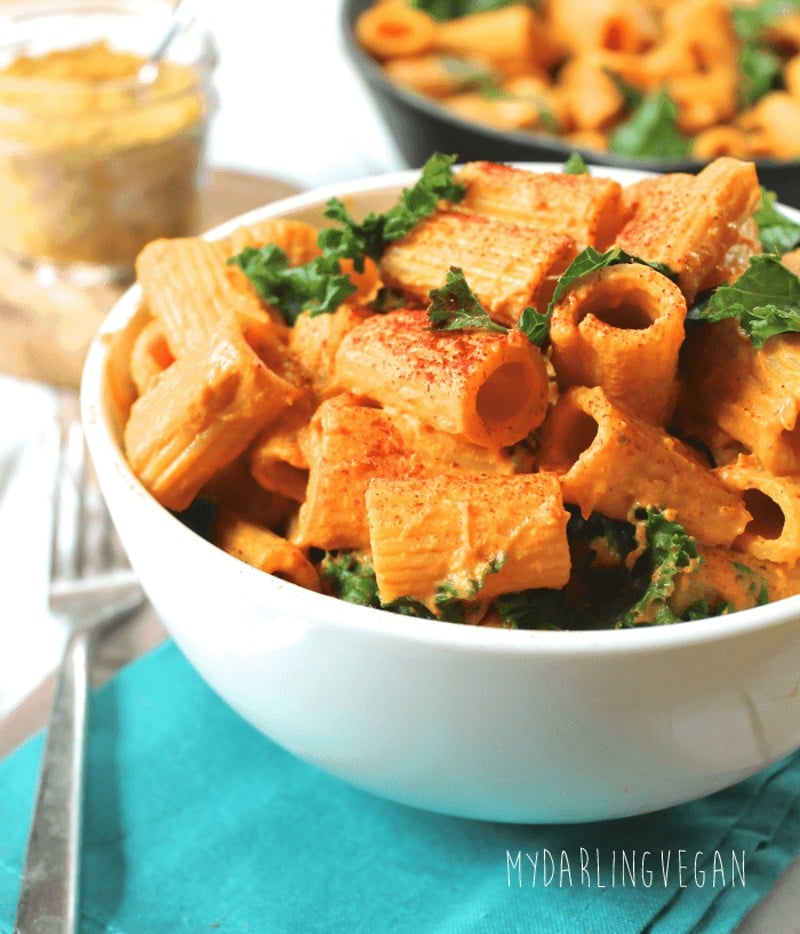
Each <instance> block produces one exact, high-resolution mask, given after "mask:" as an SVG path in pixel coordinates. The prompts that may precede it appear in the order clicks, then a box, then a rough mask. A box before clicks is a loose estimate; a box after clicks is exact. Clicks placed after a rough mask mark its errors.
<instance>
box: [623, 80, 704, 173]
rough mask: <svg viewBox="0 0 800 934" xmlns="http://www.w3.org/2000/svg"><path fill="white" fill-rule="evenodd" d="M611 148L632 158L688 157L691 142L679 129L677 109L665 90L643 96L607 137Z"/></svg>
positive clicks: (667, 158)
mask: <svg viewBox="0 0 800 934" xmlns="http://www.w3.org/2000/svg"><path fill="white" fill-rule="evenodd" d="M608 148H609V151H610V152H614V153H616V154H617V155H620V156H627V157H629V158H631V159H642V158H644V159H666V160H671V159H685V158H686V157H687V156H688V155H689V149H690V142H689V140H688V139H687V138H686V137H685V136H683V135H682V134H681V132H680V131H679V129H678V108H677V106H676V105H675V102H674V101H673V100H671V98H670V97H669V95H668V94H667V92H666V91H665V90H663V89H662V90H660V91H656V92H654V93H652V94H648V95H646V96H645V97H643V98H642V101H641V103H640V104H639V105H638V106H637V107H636V108H635V109H634V111H633V113H632V114H631V115H630V117H629V118H628V119H627V120H626V121H625V122H624V123H622V124H620V125H619V126H618V127H617V128H616V129H615V130H614V131H613V132H612V133H611V135H610V136H609V138H608Z"/></svg>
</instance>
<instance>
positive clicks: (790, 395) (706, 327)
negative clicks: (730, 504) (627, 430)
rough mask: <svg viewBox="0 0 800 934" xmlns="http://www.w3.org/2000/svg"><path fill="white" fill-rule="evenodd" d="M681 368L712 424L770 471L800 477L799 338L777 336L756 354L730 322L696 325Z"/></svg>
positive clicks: (691, 392) (698, 402) (695, 399)
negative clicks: (737, 442) (798, 475)
mask: <svg viewBox="0 0 800 934" xmlns="http://www.w3.org/2000/svg"><path fill="white" fill-rule="evenodd" d="M681 365H682V369H683V370H684V372H685V374H686V375H685V379H686V388H687V393H688V394H689V395H690V396H691V397H692V399H693V403H694V406H695V407H696V410H697V411H700V412H703V413H704V414H705V418H706V419H707V420H708V421H709V422H711V423H713V424H715V425H717V426H719V427H720V428H722V429H723V430H724V431H725V432H727V433H728V434H729V435H730V436H731V437H732V438H735V439H736V440H737V441H739V442H740V443H741V444H742V445H744V446H745V448H747V449H748V450H749V451H752V452H753V454H755V455H756V457H757V458H758V459H759V461H761V463H762V464H763V465H764V467H765V468H766V469H767V470H768V471H770V472H771V473H774V474H779V475H784V474H792V473H800V335H798V334H782V335H776V336H775V337H771V338H770V339H769V340H768V341H766V342H765V343H764V345H763V346H762V347H761V348H760V349H759V350H756V349H755V347H753V345H752V344H751V343H750V341H749V340H748V339H747V338H746V337H745V336H744V334H743V333H742V332H741V331H740V330H739V327H738V325H737V323H736V321H734V320H732V319H730V320H727V321H721V322H719V323H716V324H702V325H698V326H696V327H693V328H692V329H691V330H690V332H689V333H688V335H687V339H686V349H685V353H684V355H683V357H682V361H681Z"/></svg>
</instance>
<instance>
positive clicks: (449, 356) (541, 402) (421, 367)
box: [334, 310, 549, 448]
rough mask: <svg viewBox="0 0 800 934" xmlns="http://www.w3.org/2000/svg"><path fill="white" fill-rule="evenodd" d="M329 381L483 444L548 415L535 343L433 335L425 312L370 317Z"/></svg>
mask: <svg viewBox="0 0 800 934" xmlns="http://www.w3.org/2000/svg"><path fill="white" fill-rule="evenodd" d="M334 380H335V382H336V384H337V385H338V386H340V387H342V388H344V389H349V390H351V391H352V392H355V393H359V394H361V395H363V396H367V397H369V398H371V399H374V400H376V401H377V402H380V403H381V404H383V405H386V406H394V407H396V408H399V409H402V410H403V411H406V412H411V413H412V414H415V415H417V416H418V417H419V418H420V419H421V420H422V421H424V422H427V424H429V425H431V426H432V427H434V428H438V429H439V430H440V431H445V432H449V433H450V434H455V435H461V436H462V437H463V438H465V439H466V440H467V441H470V442H472V443H473V444H477V445H480V446H482V447H489V448H492V447H494V448H499V447H505V446H506V445H510V444H515V443H516V442H517V441H521V440H522V439H523V438H524V437H526V435H528V433H529V432H530V431H532V430H533V429H534V428H536V427H537V426H538V425H540V424H541V422H542V420H543V419H544V416H545V414H546V412H547V403H548V394H549V387H548V379H547V371H546V368H545V364H544V360H543V358H542V355H541V352H540V351H539V348H538V347H536V346H534V345H533V344H531V343H530V341H528V339H527V338H526V337H524V336H523V335H522V333H521V332H520V331H518V330H516V329H514V330H511V331H509V332H508V333H507V334H498V333H496V332H494V331H486V330H483V331H482V330H473V331H461V332H446V331H445V332H436V331H433V330H431V327H430V322H429V320H428V316H427V313H426V312H424V311H409V310H401V311H394V312H390V313H389V314H385V315H375V316H374V317H372V318H369V319H368V320H367V321H365V322H364V323H363V324H360V325H359V326H358V327H356V328H354V329H353V330H352V331H350V332H349V333H348V334H347V335H346V336H345V337H344V339H343V340H342V342H341V344H340V345H339V351H338V353H337V354H336V364H335V376H334Z"/></svg>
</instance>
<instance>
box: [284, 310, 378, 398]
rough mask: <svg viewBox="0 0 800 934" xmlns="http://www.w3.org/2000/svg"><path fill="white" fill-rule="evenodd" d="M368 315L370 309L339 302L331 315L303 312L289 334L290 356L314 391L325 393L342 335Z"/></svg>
mask: <svg viewBox="0 0 800 934" xmlns="http://www.w3.org/2000/svg"><path fill="white" fill-rule="evenodd" d="M369 316H370V312H368V311H365V310H364V309H362V308H357V307H353V306H351V305H341V306H340V307H339V308H337V309H336V311H335V312H333V314H327V315H311V314H309V313H308V312H304V313H303V314H302V315H300V316H299V317H298V319H297V321H296V322H295V325H294V327H293V328H292V330H291V333H290V336H289V347H288V354H289V357H290V358H291V359H292V360H293V361H294V362H295V363H296V364H297V366H298V368H299V369H300V370H301V371H302V372H303V373H305V374H306V378H307V380H308V381H309V383H310V385H311V387H312V388H313V390H314V392H316V393H318V394H322V393H324V392H325V390H326V388H327V386H328V383H329V381H330V379H331V376H332V374H333V366H334V360H335V358H336V351H337V350H338V349H339V344H340V343H341V342H342V339H343V338H344V336H345V334H347V332H348V331H352V330H353V328H354V327H356V325H358V324H361V322H362V321H364V320H366V319H367V318H368V317H369Z"/></svg>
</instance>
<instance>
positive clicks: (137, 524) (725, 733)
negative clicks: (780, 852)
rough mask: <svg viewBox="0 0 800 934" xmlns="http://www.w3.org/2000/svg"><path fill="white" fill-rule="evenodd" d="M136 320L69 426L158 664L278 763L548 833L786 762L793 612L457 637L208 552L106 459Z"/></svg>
mask: <svg viewBox="0 0 800 934" xmlns="http://www.w3.org/2000/svg"><path fill="white" fill-rule="evenodd" d="M532 167H533V168H540V169H541V168H546V167H547V168H552V166H543V165H533V166H532ZM598 171H599V170H598ZM602 172H603V173H604V174H608V175H610V176H613V177H617V178H619V179H620V180H621V181H623V182H629V181H631V180H633V179H635V178H638V177H640V175H639V174H638V173H635V172H624V171H619V170H617V171H614V170H605V169H604V170H602ZM415 178H416V173H414V172H411V173H401V174H396V175H392V176H384V177H379V178H372V179H368V180H365V181H359V182H354V183H352V184H348V185H342V186H339V187H338V188H336V189H333V188H330V189H326V190H323V191H317V192H314V193H311V194H303V195H299V196H296V197H292V198H288V199H286V200H283V201H280V202H277V203H275V204H271V205H269V206H268V207H265V208H263V209H261V210H258V211H255V212H251V213H250V214H249V215H246V216H244V217H241V218H237V219H236V220H234V221H231V222H230V223H228V224H226V225H224V226H222V227H219V228H217V229H216V230H215V231H212V232H211V234H210V236H212V237H213V236H221V235H223V234H224V233H227V232H228V231H230V230H231V229H232V228H233V227H235V226H238V225H239V224H240V223H243V222H246V221H248V220H252V219H255V218H261V217H275V216H291V217H298V218H302V219H305V220H309V221H311V222H314V223H316V224H320V225H323V224H326V223H328V222H326V221H325V220H324V219H323V217H322V214H321V209H322V206H323V205H324V203H325V201H326V200H327V199H328V198H329V197H330V196H331V195H334V194H335V195H337V196H339V197H341V198H343V199H344V200H345V202H346V203H347V204H348V206H349V207H350V209H351V210H352V211H353V212H355V213H357V214H358V213H361V212H363V211H366V210H383V209H384V208H385V207H387V206H388V205H389V204H391V203H393V202H394V199H395V196H396V193H397V192H398V190H399V188H400V187H403V186H408V185H410V184H412V183H413V181H414V179H415ZM795 216H797V215H795ZM139 301H140V293H139V291H138V288H137V287H135V286H134V287H133V288H132V289H130V290H129V291H128V292H127V293H126V294H125V295H124V296H123V298H122V299H121V300H120V301H119V303H118V304H117V305H116V307H115V308H114V309H113V311H112V312H111V313H110V315H109V316H108V318H107V320H106V321H105V323H104V325H103V327H102V329H101V332H100V334H99V335H98V337H97V339H96V340H95V341H94V343H93V345H92V347H91V348H90V351H89V354H88V358H87V361H86V367H85V372H84V378H83V388H82V407H83V419H84V425H85V430H86V437H87V440H88V444H89V448H90V451H91V454H92V457H93V459H94V461H95V464H96V466H97V471H98V474H99V477H100V482H101V485H102V488H103V491H104V493H105V496H106V498H107V500H108V503H109V506H110V509H111V512H112V515H113V518H114V521H115V523H116V525H117V528H118V530H119V533H120V535H121V538H122V541H123V543H124V545H125V547H126V548H127V550H128V552H129V555H130V559H131V562H132V564H133V566H134V568H135V569H136V571H137V573H138V574H139V576H140V577H141V581H142V584H143V585H144V587H145V590H146V591H147V593H148V595H149V597H150V599H151V600H152V602H153V605H154V606H155V609H156V611H157V612H158V613H159V615H160V617H161V619H162V620H163V622H164V624H165V625H166V627H167V629H168V630H169V632H170V634H171V635H172V637H173V638H174V639H175V641H176V643H177V644H178V646H179V647H180V648H181V649H182V651H183V652H184V653H185V654H186V656H187V658H188V659H189V661H190V662H191V663H192V664H193V665H194V666H195V667H196V669H197V670H198V671H199V673H200V674H201V675H202V676H203V678H205V679H206V681H207V682H208V683H209V684H210V685H211V686H212V687H213V688H214V689H215V690H216V691H217V692H218V693H219V695H220V696H221V697H222V698H224V699H225V700H226V701H227V702H228V703H229V704H230V705H231V706H232V707H233V708H234V709H235V710H237V711H238V712H239V713H240V714H241V715H242V716H243V717H244V718H245V719H247V720H248V721H250V722H251V723H252V724H254V725H255V726H256V727H258V728H259V729H260V730H262V731H263V732H264V733H266V734H267V735H268V736H270V737H271V738H272V739H273V740H275V741H276V742H278V743H280V744H281V745H282V746H284V747H285V748H286V749H288V750H289V751H291V752H292V753H294V754H295V755H297V756H298V757H300V758H301V759H304V760H306V761H307V762H310V763H313V764H314V765H316V766H318V767H319V768H321V769H323V770H325V771H326V772H329V773H331V774H333V775H337V776H339V777H341V778H342V779H344V780H345V781H348V782H350V783H352V784H353V785H356V786H358V787H360V788H363V789H366V790H368V791H371V792H374V793H376V794H379V795H383V796H386V797H388V798H391V799H394V800H396V801H400V802H404V803H407V804H410V805H416V806H419V807H422V808H427V809H431V810H435V811H441V812H445V813H449V814H455V815H460V816H465V817H473V818H481V819H486V820H495V821H514V822H527V823H553V822H578V821H589V820H599V819H606V818H617V817H622V816H627V815H632V814H638V813H643V812H647V811H652V810H656V809H659V808H664V807H667V806H669V805H673V804H678V803H680V802H684V801H687V800H690V799H692V798H696V797H700V796H702V795H706V794H709V793H711V792H714V791H716V790H718V789H721V788H723V787H725V786H728V785H731V784H733V783H735V782H737V781H739V780H740V779H743V778H745V777H747V776H748V775H751V774H752V773H754V772H756V771H758V770H759V769H761V768H762V767H764V766H766V765H767V764H768V763H770V762H772V761H774V760H776V759H778V758H780V757H782V756H783V755H785V754H787V753H789V752H790V751H792V750H794V749H796V748H798V747H800V597H792V598H790V599H788V600H783V601H780V602H777V603H774V604H771V605H768V606H761V607H758V608H756V609H753V610H748V611H746V612H742V613H737V614H733V615H731V616H728V617H718V618H715V619H708V620H703V621H698V622H687V623H681V624H676V625H673V626H664V627H656V628H646V629H631V630H610V631H595V632H558V631H536V632H530V631H509V630H498V629H490V628H475V627H468V626H462V625H456V624H452V623H445V622H437V621H428V620H419V619H412V618H408V617H401V616H397V615H393V614H390V613H387V612H384V611H380V610H373V609H368V608H365V607H360V606H353V605H350V604H347V603H343V602H341V601H338V600H336V599H334V598H332V597H327V596H323V595H320V594H317V593H312V592H310V591H306V590H303V589H302V588H300V587H298V586H295V585H293V584H290V583H286V582H284V581H282V580H279V579H277V578H275V577H272V576H270V575H267V574H264V573H262V572H260V571H257V570H255V569H253V568H251V567H249V566H247V565H245V564H243V563H242V562H240V561H238V560H236V559H235V558H232V557H230V556H228V555H227V554H225V553H223V552H222V551H220V550H218V549H217V548H215V547H214V546H212V545H211V544H209V543H208V542H206V541H205V540H204V539H202V538H201V537H199V536H198V535H196V534H195V533H194V532H192V531H190V530H189V529H188V528H186V527H185V526H184V525H183V524H182V523H181V522H180V521H179V520H178V519H176V518H174V517H173V516H172V515H171V514H170V513H169V512H167V510H165V509H163V508H162V507H161V506H159V505H158V504H157V503H156V502H155V501H154V500H153V499H152V498H151V497H150V496H149V495H148V493H147V492H145V490H144V489H143V487H142V486H141V485H140V484H139V482H138V481H137V480H136V478H135V477H134V476H133V474H132V473H131V471H130V469H129V468H128V466H127V464H126V462H125V458H124V456H123V453H122V450H121V446H120V424H119V421H118V416H117V412H116V408H115V400H114V396H113V393H112V392H111V381H110V375H111V374H112V373H113V372H114V370H115V368H117V367H119V366H120V365H121V364H122V361H124V357H125V354H126V348H127V347H128V346H129V343H130V339H131V337H132V335H133V334H135V333H136V329H137V327H138V326H140V324H141V322H142V315H141V314H140V312H139Z"/></svg>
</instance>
